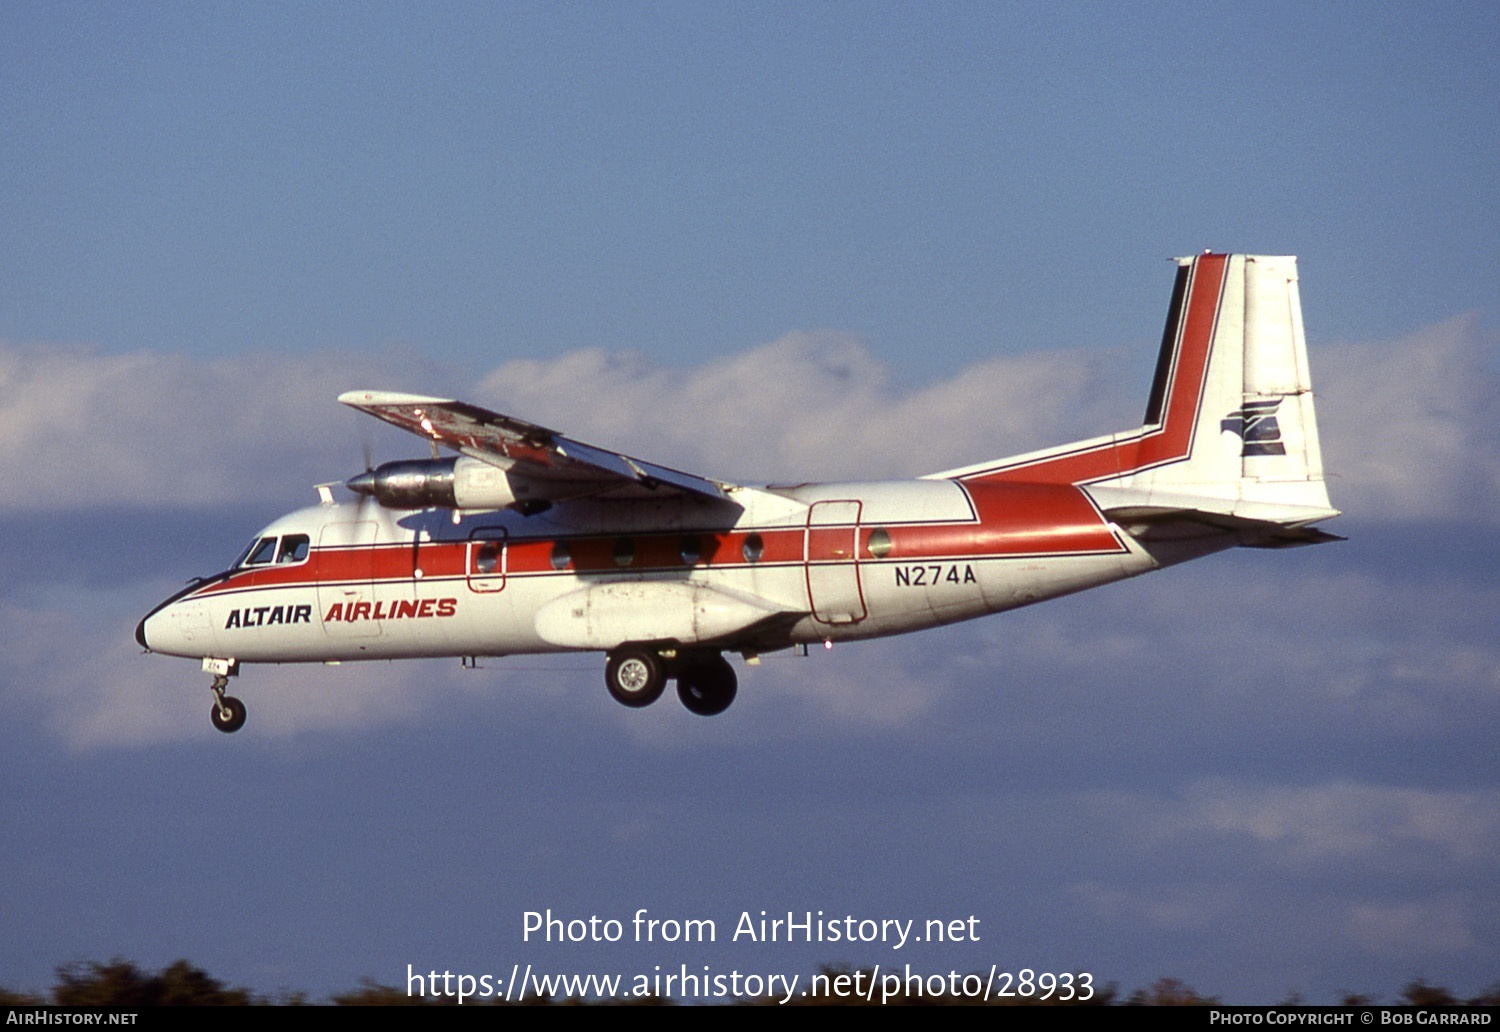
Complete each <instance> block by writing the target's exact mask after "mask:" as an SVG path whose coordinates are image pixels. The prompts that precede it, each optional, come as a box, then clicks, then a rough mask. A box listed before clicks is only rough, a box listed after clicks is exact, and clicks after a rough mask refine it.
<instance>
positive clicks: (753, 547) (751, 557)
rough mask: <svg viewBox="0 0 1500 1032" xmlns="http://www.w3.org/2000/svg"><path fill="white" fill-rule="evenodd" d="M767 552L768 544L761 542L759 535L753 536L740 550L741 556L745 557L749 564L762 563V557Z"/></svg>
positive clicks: (746, 540)
mask: <svg viewBox="0 0 1500 1032" xmlns="http://www.w3.org/2000/svg"><path fill="white" fill-rule="evenodd" d="M765 551H766V543H765V542H764V541H762V540H761V538H760V535H759V534H751V535H750V536H749V537H747V538H746V539H745V543H744V545H743V546H741V548H740V554H742V555H743V556H744V557H745V562H747V563H758V562H760V557H761V556H762V555H764V554H765Z"/></svg>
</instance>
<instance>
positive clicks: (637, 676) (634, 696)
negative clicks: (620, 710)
mask: <svg viewBox="0 0 1500 1032" xmlns="http://www.w3.org/2000/svg"><path fill="white" fill-rule="evenodd" d="M604 684H605V686H606V687H608V688H609V694H610V695H612V696H614V700H615V701H616V702H618V703H619V704H620V705H622V706H630V707H632V708H639V707H641V706H649V705H651V704H652V703H653V702H655V701H656V700H657V699H659V698H661V693H662V691H663V690H665V689H666V687H667V670H666V667H665V665H664V664H663V663H662V661H661V656H659V655H657V654H656V653H655V652H652V651H651V650H650V649H619V650H617V651H615V652H611V653H610V654H609V662H608V663H607V664H605V667H604Z"/></svg>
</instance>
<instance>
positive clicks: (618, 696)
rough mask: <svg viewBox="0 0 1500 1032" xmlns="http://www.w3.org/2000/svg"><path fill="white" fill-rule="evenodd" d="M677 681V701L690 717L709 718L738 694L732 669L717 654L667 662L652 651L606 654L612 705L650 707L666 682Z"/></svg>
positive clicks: (624, 649)
mask: <svg viewBox="0 0 1500 1032" xmlns="http://www.w3.org/2000/svg"><path fill="white" fill-rule="evenodd" d="M669 677H675V678H676V679H677V697H678V698H679V699H681V700H682V704H683V706H685V707H687V710H688V712H689V713H696V714H697V715H698V716H700V717H712V716H715V715H717V714H719V713H723V712H724V711H725V710H727V709H728V708H729V704H730V703H732V702H734V697H735V694H736V692H737V690H738V686H737V683H736V678H735V675H734V667H732V666H730V665H729V660H727V659H725V658H724V657H723V656H722V655H720V654H719V653H717V652H697V653H692V652H690V653H685V654H683V655H681V656H679V657H677V658H675V659H674V660H672V661H670V662H669V661H668V660H667V659H666V658H665V657H663V656H662V654H661V653H660V652H658V651H656V650H655V649H652V648H648V647H646V646H642V645H625V646H621V647H620V648H617V649H615V650H614V651H613V652H611V653H610V654H609V662H608V663H607V664H606V665H605V668H604V683H605V685H606V686H607V687H608V688H609V694H610V695H612V696H614V698H615V701H616V702H619V703H621V704H623V705H625V706H631V707H640V706H649V705H651V703H653V702H655V701H656V700H657V699H659V698H661V693H662V692H663V691H664V690H665V689H666V687H667V679H668V678H669Z"/></svg>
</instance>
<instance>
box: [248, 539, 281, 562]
mask: <svg viewBox="0 0 1500 1032" xmlns="http://www.w3.org/2000/svg"><path fill="white" fill-rule="evenodd" d="M275 557H276V539H275V538H273V537H266V538H261V539H260V540H259V541H257V542H256V543H255V547H254V548H252V549H250V554H249V555H248V556H246V557H245V565H246V566H265V565H266V564H267V563H269V562H270V561H271V560H272V559H274V558H275Z"/></svg>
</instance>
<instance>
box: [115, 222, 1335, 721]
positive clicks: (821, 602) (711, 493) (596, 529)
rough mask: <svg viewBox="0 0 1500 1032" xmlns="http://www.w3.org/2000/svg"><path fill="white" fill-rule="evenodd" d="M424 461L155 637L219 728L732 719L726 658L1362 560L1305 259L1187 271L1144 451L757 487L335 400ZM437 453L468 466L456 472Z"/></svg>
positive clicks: (439, 405)
mask: <svg viewBox="0 0 1500 1032" xmlns="http://www.w3.org/2000/svg"><path fill="white" fill-rule="evenodd" d="M339 401H341V402H342V403H343V404H345V405H349V406H351V407H353V408H355V409H358V410H360V411H362V412H366V413H368V414H370V415H372V416H374V417H376V418H378V419H381V420H384V421H386V422H387V423H391V424H393V425H395V426H398V427H401V428H402V429H404V430H409V431H411V432H412V433H414V434H416V435H417V436H419V437H421V438H424V439H425V440H426V441H427V442H428V443H429V445H430V446H431V450H432V457H431V458H430V459H426V458H424V459H414V460H399V461H393V462H386V463H384V464H382V465H380V466H378V467H376V468H373V469H366V470H365V471H364V472H363V473H360V474H358V475H357V476H355V477H353V478H351V479H350V480H348V481H347V482H346V483H345V485H344V486H345V487H346V488H347V489H348V490H349V491H350V492H351V493H352V494H353V496H354V497H353V498H351V499H348V500H345V501H342V502H339V501H336V500H335V498H334V495H333V491H332V487H334V486H336V485H334V484H324V485H319V486H318V492H319V499H320V501H319V504H317V505H315V506H311V507H309V508H305V509H302V510H300V511H298V512H294V513H291V514H289V515H287V516H283V517H281V518H280V519H278V520H276V521H274V522H273V523H271V524H270V525H269V526H267V527H266V528H265V529H263V530H261V531H260V532H259V533H258V534H256V535H255V537H254V538H253V539H252V540H251V542H250V544H249V545H248V546H246V548H245V549H244V550H243V551H242V552H241V553H240V555H239V557H238V558H237V559H236V560H235V561H234V562H233V563H232V564H230V566H229V567H228V569H226V570H224V571H222V572H220V573H216V574H214V575H212V576H209V577H203V578H198V579H195V580H193V581H192V582H190V583H189V585H188V586H187V587H186V588H185V589H183V590H181V591H179V592H177V593H176V594H174V595H172V596H171V597H170V598H168V599H166V600H165V601H164V602H162V603H161V604H160V605H158V606H156V607H155V608H154V609H152V610H151V611H150V612H149V613H148V614H147V615H146V616H145V618H144V619H142V620H141V621H140V624H139V625H138V626H137V628H136V632H135V637H136V641H138V642H139V643H140V645H141V647H142V648H143V649H145V650H146V651H148V652H158V653H163V654H167V655H173V656H185V657H189V658H194V659H199V660H201V662H202V667H203V670H204V672H205V673H208V674H210V675H212V678H213V683H212V686H211V689H210V690H211V691H212V693H213V696H214V701H213V708H212V712H211V717H212V721H213V725H214V726H215V727H216V728H218V729H219V730H220V731H224V732H233V731H237V730H238V729H239V728H240V727H241V726H242V725H243V724H244V722H245V712H246V711H245V706H244V704H243V703H242V702H241V701H240V700H238V699H236V698H235V697H233V696H230V695H226V694H225V689H226V688H227V686H228V684H229V679H230V678H231V677H234V676H236V675H237V674H238V673H239V672H240V667H241V664H245V663H300V662H323V663H340V662H344V661H350V660H375V659H400V658H417V657H429V658H430V657H449V658H452V657H458V658H459V659H460V660H461V661H462V662H463V663H464V664H465V665H475V663H476V662H477V659H478V658H479V657H498V656H508V655H515V654H523V653H549V652H567V651H590V652H602V653H604V654H605V657H606V662H605V675H604V680H605V684H606V687H607V688H608V690H609V693H610V695H612V696H613V697H614V698H615V699H616V700H617V701H619V702H620V703H623V704H624V705H626V706H631V707H641V706H646V705H649V704H650V703H652V702H655V701H656V700H657V699H658V698H659V697H660V696H661V695H662V693H663V692H664V690H665V687H666V685H667V683H668V682H669V681H675V682H676V687H677V695H678V697H679V699H680V700H681V702H682V704H683V705H684V706H685V707H686V708H687V709H688V710H689V711H691V712H692V713H696V714H700V715H703V716H712V715H714V714H718V713H722V712H723V711H724V710H725V709H727V708H728V707H729V705H730V704H731V703H732V702H733V701H734V698H735V695H736V692H737V681H738V679H737V676H736V674H735V670H734V667H733V666H732V665H731V664H730V662H729V660H728V659H726V658H725V655H726V653H738V654H739V655H740V656H741V657H742V658H743V659H744V661H745V662H747V663H748V664H751V665H754V664H757V663H759V660H760V656H761V655H762V654H764V653H768V652H773V651H777V650H784V649H793V648H800V650H801V651H802V652H804V653H805V652H806V651H807V649H808V647H809V646H811V645H823V646H825V647H829V648H831V647H832V646H833V644H834V643H838V642H847V641H855V640H859V639H867V638H878V637H882V636H885V635H893V634H903V633H907V632H911V631H919V630H923V629H925V628H930V627H936V626H939V625H941V624H948V623H953V622H955V621H959V620H968V619H972V618H975V617H979V616H984V615H987V614H990V613H998V612H1002V611H1005V610H1008V609H1014V608H1017V607H1019V606H1025V605H1031V604H1033V603H1036V602H1041V601H1044V600H1046V599H1052V598H1057V597H1059V596H1061V595H1066V594H1070V593H1072V592H1077V591H1082V590H1084V589H1086V588H1093V587H1097V586H1099V585H1102V584H1107V583H1110V582H1112V581H1118V580H1122V579H1124V578H1127V577H1134V576H1136V575H1138V574H1142V573H1147V572H1150V571H1152V570H1157V569H1160V568H1162V567H1166V566H1172V565H1175V564H1177V563H1180V562H1184V561H1186V560H1189V559H1196V558H1199V557H1201V556H1205V555H1208V554H1210V553H1213V552H1218V551H1221V550H1224V549H1227V548H1232V547H1236V546H1248V547H1253V548H1280V547H1288V546H1297V545H1308V544H1316V543H1320V542H1325V541H1337V540H1343V539H1342V538H1339V537H1337V536H1335V535H1333V534H1330V533H1328V532H1326V531H1324V530H1321V529H1319V528H1317V527H1315V526H1314V524H1316V523H1318V522H1319V521H1322V520H1326V519H1329V518H1331V517H1333V516H1337V515H1338V510H1336V509H1334V508H1332V507H1331V505H1330V503H1329V498H1328V492H1327V488H1326V486H1325V483H1324V476H1323V464H1322V456H1321V452H1320V450H1319V445H1318V433H1317V425H1316V421H1315V418H1314V411H1313V395H1312V389H1311V378H1310V375H1309V372H1308V365H1307V346H1306V341H1305V338H1304V332H1303V326H1302V308H1301V300H1300V295H1299V292H1298V278H1297V264H1296V259H1295V258H1294V257H1273V256H1247V255H1232V254H1216V253H1212V252H1204V253H1203V254H1201V255H1196V256H1192V257H1187V258H1179V259H1177V269H1176V277H1175V280H1174V282H1173V287H1172V299H1171V305H1170V308H1169V311H1168V316H1167V323H1166V328H1165V331H1164V333H1163V335H1162V342H1161V349H1160V353H1159V357H1158V360H1157V365H1156V372H1155V376H1154V378H1153V381H1152V384H1151V390H1150V394H1149V396H1148V401H1147V405H1146V415H1145V419H1144V421H1143V423H1142V425H1141V426H1140V427H1138V428H1136V429H1133V430H1128V431H1124V432H1120V433H1115V434H1110V435H1107V436H1103V437H1097V438H1094V439H1091V440H1085V441H1078V442H1075V443H1071V444H1065V445H1061V446H1058V447H1054V448H1048V449H1045V450H1042V451H1037V452H1032V453H1029V454H1024V455H1019V456H1015V457H1012V458H1006V459H998V460H992V461H989V462H982V463H979V464H977V465H972V466H966V467H963V468H961V469H952V470H947V471H944V472H940V473H932V474H929V475H926V476H922V477H919V478H916V479H914V480H904V481H868V482H865V481H860V482H852V483H827V484H808V483H802V484H769V485H758V486H757V485H748V484H738V483H734V482H731V481H725V480H713V479H709V478H706V477H701V476H697V475H694V474H691V473H684V472H681V471H679V470H675V469H670V468H668V467H666V466H661V465H657V464H655V463H651V462H646V461H643V460H641V459H636V458H632V457H630V456H627V455H623V454H621V453H619V452H614V451H609V450H606V449H603V448H597V447H594V446H592V445H588V444H584V443H582V442H580V441H576V440H573V439H572V438H569V437H565V436H564V435H562V434H560V433H558V432H557V431H554V430H550V429H547V428H546V427H542V426H538V425H537V424H535V423H529V422H526V421H524V420H521V419H516V418H512V417H510V416H504V415H499V414H497V413H494V412H490V411H487V410H486V409H483V408H479V407H477V406H474V405H469V404H465V403H463V402H460V401H455V400H451V399H445V398H432V397H424V396H420V395H414V394H400V393H391V392H383V391H351V392H349V393H346V394H343V395H341V396H340V397H339ZM440 447H443V448H447V449H449V450H450V451H452V452H456V453H457V454H456V455H452V456H449V457H447V458H442V457H441V452H440V450H439V449H440Z"/></svg>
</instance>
